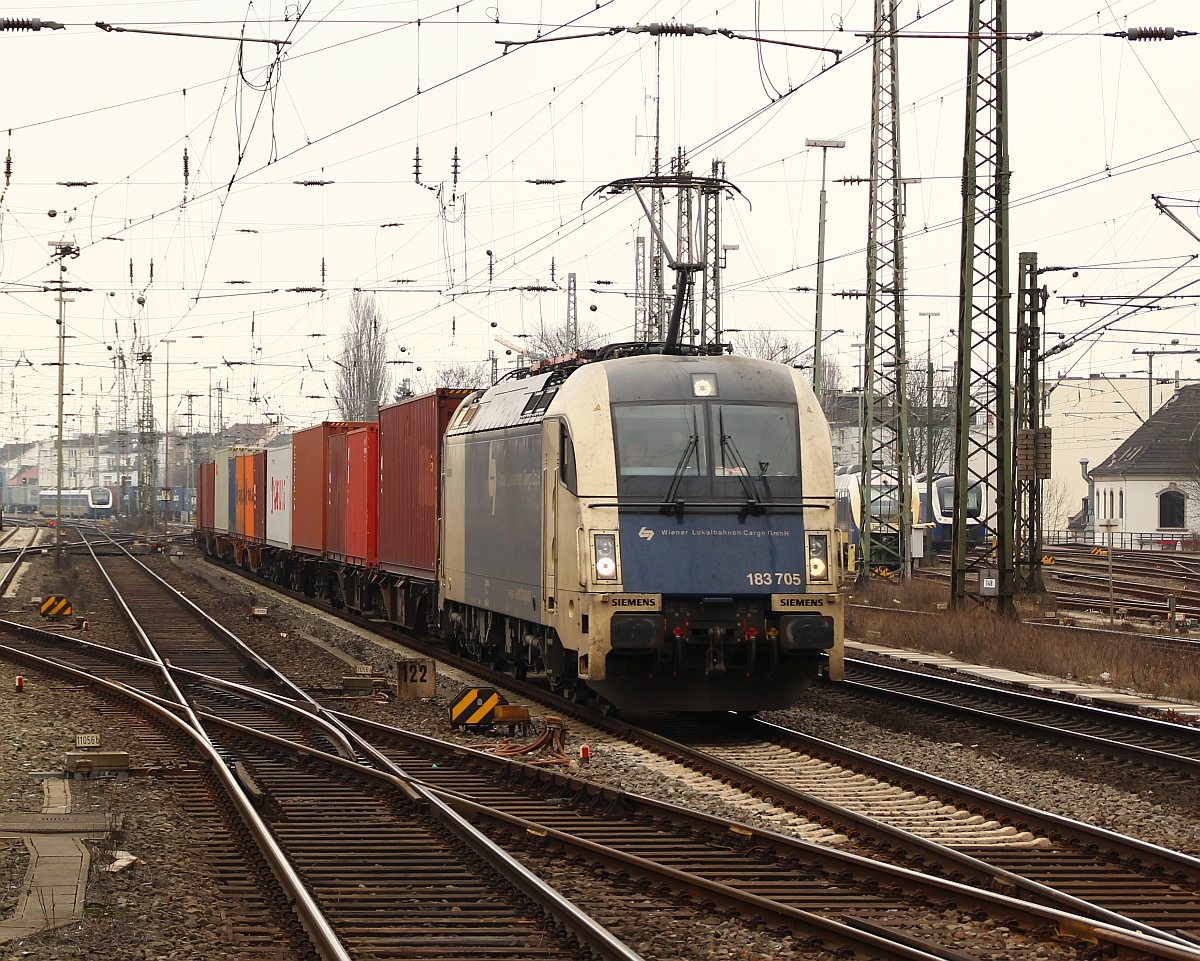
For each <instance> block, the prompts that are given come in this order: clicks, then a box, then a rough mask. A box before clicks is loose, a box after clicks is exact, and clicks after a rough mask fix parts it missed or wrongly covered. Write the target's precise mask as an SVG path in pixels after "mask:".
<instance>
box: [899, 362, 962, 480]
mask: <svg viewBox="0 0 1200 961" xmlns="http://www.w3.org/2000/svg"><path fill="white" fill-rule="evenodd" d="M929 371H930V364H929V358H928V357H916V358H915V363H913V364H910V365H909V368H908V376H907V377H906V378H905V381H904V393H905V396H906V398H907V400H908V452H909V456H910V458H911V462H912V469H913V472H914V473H917V474H923V473H924V472H925V466H926V464H927V463H928V453H927V452H928V451H932V454H933V472H934V473H935V474H937V473H941V472H944V471H946V470H948V469H949V467H950V458H951V455H952V454H953V453H954V391H955V383H954V376H953V373H952V372H951V371H946V370H938V369H937V368H936V367H934V368H933V403H932V404H930V403H929V376H930V375H929ZM931 443H932V447H930V444H931Z"/></svg>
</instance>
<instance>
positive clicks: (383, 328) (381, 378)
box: [334, 291, 391, 421]
mask: <svg viewBox="0 0 1200 961" xmlns="http://www.w3.org/2000/svg"><path fill="white" fill-rule="evenodd" d="M334 363H336V364H337V365H338V372H337V405H338V410H339V411H340V412H341V415H342V417H343V418H344V419H345V420H352V421H371V420H378V419H379V404H380V401H382V400H383V398H384V397H386V396H387V394H388V387H389V386H390V381H391V374H390V372H389V371H388V369H387V322H386V321H385V320H384V317H383V313H382V312H381V311H380V309H379V305H378V304H377V303H376V302H375V298H374V297H372V296H370V295H368V294H361V293H359V292H358V291H355V292H354V293H352V294H351V295H350V314H349V317H348V318H347V320H346V326H345V327H343V328H342V353H341V357H340V358H339V359H338V360H336V361H334Z"/></svg>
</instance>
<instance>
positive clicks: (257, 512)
mask: <svg viewBox="0 0 1200 961" xmlns="http://www.w3.org/2000/svg"><path fill="white" fill-rule="evenodd" d="M251 456H252V457H253V459H254V483H253V484H252V485H251V487H250V490H251V492H252V493H253V495H254V503H253V505H252V507H253V509H252V510H251V511H250V512H249V516H247V518H246V520H247V522H251V521H252V522H253V523H251V535H250V536H251V537H252V539H253V540H254V541H255V542H256V543H262V542H263V541H265V540H266V539H267V452H266V451H265V450H260V451H259V452H258V453H257V454H253V455H251Z"/></svg>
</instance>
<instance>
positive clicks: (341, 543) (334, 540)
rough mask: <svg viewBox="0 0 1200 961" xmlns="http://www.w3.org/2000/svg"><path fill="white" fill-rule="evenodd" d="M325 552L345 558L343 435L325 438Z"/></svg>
mask: <svg viewBox="0 0 1200 961" xmlns="http://www.w3.org/2000/svg"><path fill="white" fill-rule="evenodd" d="M325 445H326V446H325V477H326V480H325V556H326V557H328V558H330V559H331V560H335V561H344V560H345V559H346V435H345V434H344V433H337V434H330V435H329V437H328V438H326V440H325Z"/></svg>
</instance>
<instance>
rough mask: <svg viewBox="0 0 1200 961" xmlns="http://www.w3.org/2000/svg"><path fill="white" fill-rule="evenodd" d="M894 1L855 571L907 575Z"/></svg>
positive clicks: (872, 235)
mask: <svg viewBox="0 0 1200 961" xmlns="http://www.w3.org/2000/svg"><path fill="white" fill-rule="evenodd" d="M898 6H899V0H875V32H874V37H875V44H874V54H873V58H872V82H871V187H870V200H869V209H868V214H867V216H868V224H867V291H866V293H867V323H866V327H867V331H866V332H867V338H866V354H865V363H866V370H865V371H864V372H863V413H862V421H861V437H860V440H861V443H860V446H859V452H860V463H861V474H860V483H861V488H862V533H861V538H860V542H861V543H860V546H861V549H862V554H861V558H860V573H861V574H864V575H869V574H870V573H871V572H873V571H878V570H887V571H889V572H893V573H896V572H899V573H901V574H902V575H903V576H904V577H907V576H908V573H909V554H910V544H909V532H910V531H911V529H912V517H911V511H910V507H909V505H910V501H911V495H910V491H911V470H910V468H909V463H908V410H907V402H906V399H905V393H904V380H905V364H906V363H907V358H906V355H905V352H904V194H903V191H904V186H903V184H902V182H901V175H900V79H899V40H898V38H897V36H896V31H897V30H898V29H899V23H898V20H897V7H898Z"/></svg>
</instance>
